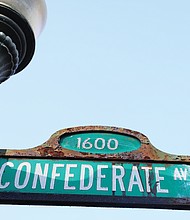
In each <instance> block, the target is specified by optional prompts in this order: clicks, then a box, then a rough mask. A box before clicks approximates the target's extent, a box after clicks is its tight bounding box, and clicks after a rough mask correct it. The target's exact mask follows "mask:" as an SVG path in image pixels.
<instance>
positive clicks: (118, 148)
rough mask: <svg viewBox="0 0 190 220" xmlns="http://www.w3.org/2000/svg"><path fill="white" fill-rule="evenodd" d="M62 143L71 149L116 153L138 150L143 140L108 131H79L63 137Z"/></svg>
mask: <svg viewBox="0 0 190 220" xmlns="http://www.w3.org/2000/svg"><path fill="white" fill-rule="evenodd" d="M60 145H61V146H62V147H63V148H67V149H70V150H75V151H80V152H86V153H94V154H97V153H98V154H115V153H121V152H130V151H134V150H138V149H139V148H140V145H141V142H140V141H139V140H138V139H137V138H134V137H130V136H128V135H121V134H116V133H108V132H107V133H106V132H102V133H100V132H90V133H89V132H88V133H79V134H73V135H69V136H64V135H63V137H61V140H60Z"/></svg>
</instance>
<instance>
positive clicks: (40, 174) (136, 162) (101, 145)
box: [0, 126, 190, 210]
mask: <svg viewBox="0 0 190 220" xmlns="http://www.w3.org/2000/svg"><path fill="white" fill-rule="evenodd" d="M0 154H1V156H0V203H1V204H34V205H35V204H40V205H68V206H97V207H136V208H137V207H138V208H163V209H165V208H168V209H187V210H189V209H190V188H189V186H190V164H189V162H190V157H187V156H186V157H185V156H175V155H171V154H166V153H164V152H161V151H159V150H158V149H156V148H155V147H153V145H152V144H151V143H150V142H149V140H148V138H147V137H146V136H144V135H143V134H141V133H139V132H135V131H131V130H127V129H122V128H115V127H102V126H88V127H77V128H70V129H64V130H61V131H58V132H57V133H55V134H54V135H52V137H51V138H50V139H49V140H48V141H47V142H46V143H44V144H42V145H40V146H38V147H35V148H33V149H28V150H1V152H0Z"/></svg>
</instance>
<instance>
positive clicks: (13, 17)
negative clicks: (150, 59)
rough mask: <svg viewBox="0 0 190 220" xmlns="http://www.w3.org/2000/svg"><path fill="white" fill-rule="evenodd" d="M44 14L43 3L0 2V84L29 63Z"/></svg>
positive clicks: (30, 0) (36, 0)
mask: <svg viewBox="0 0 190 220" xmlns="http://www.w3.org/2000/svg"><path fill="white" fill-rule="evenodd" d="M46 14H47V12H46V5H45V1H44V0H0V83H2V82H4V81H5V80H7V79H8V78H9V77H10V76H12V75H14V74H16V73H18V72H20V71H21V70H23V69H24V68H25V67H26V66H27V65H28V64H29V62H30V61H31V59H32V57H33V54H34V50H35V41H36V38H37V37H38V35H39V34H40V32H41V31H42V29H43V27H44V25H45V21H46Z"/></svg>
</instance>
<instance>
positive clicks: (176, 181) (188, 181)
mask: <svg viewBox="0 0 190 220" xmlns="http://www.w3.org/2000/svg"><path fill="white" fill-rule="evenodd" d="M189 188H190V165H185V164H184V165H183V164H182V165H179V164H159V163H148V164H146V163H130V162H128V163H127V162H125V163H123V162H122V163H121V162H118V163H116V162H109V161H96V162H95V161H82V160H73V161H71V160H50V159H5V158H1V159H0V193H4V192H9V193H11V192H14V193H17V192H19V193H29V194H33V193H37V194H38V193H40V194H60V195H63V194H67V195H68V194H72V195H73V194H74V195H101V196H102V195H105V196H122V197H123V196H124V197H127V196H128V197H131V196H132V197H155V198H176V199H177V198H180V199H183V198H190V190H189Z"/></svg>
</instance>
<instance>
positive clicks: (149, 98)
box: [0, 0, 190, 220]
mask: <svg viewBox="0 0 190 220" xmlns="http://www.w3.org/2000/svg"><path fill="white" fill-rule="evenodd" d="M46 3H47V8H48V20H47V24H46V27H45V30H44V31H43V33H42V34H41V36H40V38H39V39H38V42H37V47H36V52H35V56H34V58H33V60H32V62H31V63H30V65H29V66H28V67H27V68H26V69H25V70H23V71H22V72H21V73H19V74H18V75H16V76H14V77H12V78H11V79H10V80H8V81H7V82H5V83H3V84H2V85H0V100H1V105H0V107H1V111H0V113H1V124H0V134H1V135H0V146H1V148H10V149H19V148H20V149H26V148H31V147H35V146H37V145H39V144H41V143H43V142H45V141H46V140H47V139H48V138H49V137H50V135H51V134H53V133H54V132H55V131H57V130H60V129H63V128H67V127H74V126H79V125H111V126H117V127H124V128H129V129H132V130H137V131H139V132H142V133H144V134H145V135H147V136H148V137H149V139H150V140H151V142H152V144H153V145H154V146H156V147H157V148H159V149H160V150H163V151H166V152H168V153H173V154H181V155H183V154H185V155H190V150H189V149H190V143H189V132H190V99H189V94H190V86H189V82H190V62H189V60H190V41H189V39H190V13H189V8H190V1H188V0H183V1H177V0H167V1H164V0H159V1H151V0H143V1H142V0H131V1H129V0H104V1H102V0H92V1H87V0H86V1H84V0H60V1H52V0H46ZM0 213H1V218H2V217H3V218H4V219H5V218H6V219H7V220H9V219H20V220H24V219H28V220H30V219H32V220H33V219H42V218H43V219H46V220H50V219H69V220H74V219H82V220H87V219H89V218H90V219H91V220H93V219H104V220H107V219H109V220H114V219H116V218H119V219H120V220H124V219H131V218H133V220H137V219H139V218H140V219H146V220H147V219H152V218H154V220H157V219H166V218H169V219H179V218H183V219H189V217H190V212H187V211H168V210H165V211H164V210H143V209H141V210H139V209H138V210H137V209H97V208H96V209H93V208H70V207H54V208H53V207H28V206H26V207H23V206H19V207H18V206H14V207H11V206H0Z"/></svg>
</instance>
